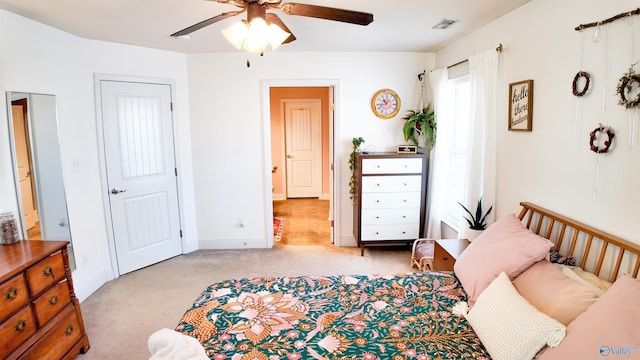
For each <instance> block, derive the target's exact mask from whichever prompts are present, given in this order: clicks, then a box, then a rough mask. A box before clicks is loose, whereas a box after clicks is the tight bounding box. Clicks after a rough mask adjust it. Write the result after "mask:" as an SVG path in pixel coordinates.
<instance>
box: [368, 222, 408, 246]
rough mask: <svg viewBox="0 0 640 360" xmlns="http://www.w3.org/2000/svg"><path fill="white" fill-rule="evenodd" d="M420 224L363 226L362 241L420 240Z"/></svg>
mask: <svg viewBox="0 0 640 360" xmlns="http://www.w3.org/2000/svg"><path fill="white" fill-rule="evenodd" d="M419 232H420V224H417V223H416V224H395V225H362V227H361V239H360V240H361V241H363V242H366V241H379V240H411V239H417V238H419V236H418V233H419Z"/></svg>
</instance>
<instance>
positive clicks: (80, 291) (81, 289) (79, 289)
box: [72, 269, 115, 302]
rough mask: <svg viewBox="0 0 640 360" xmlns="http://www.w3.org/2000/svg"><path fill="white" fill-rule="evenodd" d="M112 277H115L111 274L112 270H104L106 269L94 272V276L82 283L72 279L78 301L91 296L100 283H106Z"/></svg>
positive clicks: (100, 285)
mask: <svg viewBox="0 0 640 360" xmlns="http://www.w3.org/2000/svg"><path fill="white" fill-rule="evenodd" d="M72 276H73V274H72ZM113 279H115V277H114V276H113V271H111V270H106V269H105V270H104V271H102V272H100V273H98V274H96V276H94V277H93V278H91V279H89V281H87V282H84V283H78V282H77V281H75V279H74V281H73V289H74V290H75V293H76V297H77V298H78V301H80V302H83V301H85V300H86V299H87V298H89V296H91V294H93V293H94V292H96V291H98V289H100V288H101V287H102V285H104V284H106V283H107V282H109V281H111V280H113Z"/></svg>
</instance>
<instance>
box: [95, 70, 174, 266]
mask: <svg viewBox="0 0 640 360" xmlns="http://www.w3.org/2000/svg"><path fill="white" fill-rule="evenodd" d="M93 81H94V90H95V91H94V92H95V99H96V126H97V129H96V130H97V133H98V161H99V167H100V189H101V192H102V205H103V208H104V217H105V219H104V220H105V226H106V233H107V240H108V245H109V255H110V258H111V271H112V273H113V278H114V279H117V278H118V277H119V276H120V271H119V270H118V258H117V256H116V246H115V237H114V235H113V222H112V221H111V216H110V215H111V207H110V206H109V203H110V201H109V182H108V181H107V163H106V156H105V144H104V130H103V126H102V125H103V123H102V89H101V87H100V83H101V82H102V81H121V82H129V83H145V84H160V85H168V86H170V87H171V103H172V104H175V103H176V98H175V97H176V92H175V87H176V84H175V81H173V80H169V79H161V78H147V77H141V76H125V75H112V74H95V75H94V80H93ZM171 122H172V127H173V143H174V146H173V152H174V153H173V155H174V158H175V163H176V168H178V169H179V168H180V164H179V158H178V156H177V151H178V150H177V149H178V136H177V133H178V132H177V131H176V129H177V126H176V116H175V112H174V113H173V116H172V117H171ZM176 186H177V189H178V194H177V195H178V213H179V217H180V224H184V223H185V221H184V219H183V216H184V215H183V214H184V211H183V210H184V209H183V208H182V207H183V204H182V199H181V198H180V194H181V191H180V189H182V181H181V176H180V171H178V177H177V182H176ZM181 241H182V253H183V254H184V249H186V246H187V245H186V244H185V237H184V236H183V237H182V240H181Z"/></svg>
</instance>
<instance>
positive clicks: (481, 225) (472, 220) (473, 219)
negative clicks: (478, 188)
mask: <svg viewBox="0 0 640 360" xmlns="http://www.w3.org/2000/svg"><path fill="white" fill-rule="evenodd" d="M458 204H460V206H462V208H463V209H464V211H465V212H466V213H467V214H469V218H467V217H465V218H464V219H465V220H467V223H469V229H470V230H471V231H470V234H469V241H472V240H473V239H475V238H476V237H477V236H478V235H480V233H481V232H482V231H484V229H486V227H487V216H489V214H490V213H491V210H493V206H491V207H489V210H487V212H486V213H484V214H483V213H482V198H480V200H478V205H477V206H476V211H475V214H473V213H471V211H469V209H467V208H466V206H464V205H462V203H460V202H458Z"/></svg>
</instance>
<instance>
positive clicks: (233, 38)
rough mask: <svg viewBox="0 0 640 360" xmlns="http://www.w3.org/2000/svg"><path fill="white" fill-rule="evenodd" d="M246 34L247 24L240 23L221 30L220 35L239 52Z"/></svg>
mask: <svg viewBox="0 0 640 360" xmlns="http://www.w3.org/2000/svg"><path fill="white" fill-rule="evenodd" d="M248 34H249V28H248V27H247V24H245V23H244V22H242V21H240V22H238V23H235V24H233V25H231V26H230V27H228V28H226V29H222V35H224V37H225V39H227V41H229V42H230V43H231V45H233V46H235V47H236V49H239V50H242V44H243V43H244V40H245V39H246V38H247V35H248Z"/></svg>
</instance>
